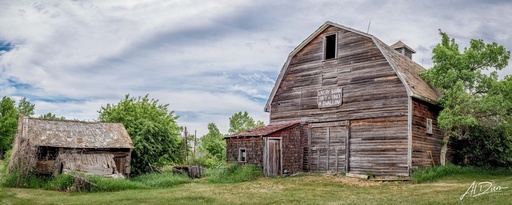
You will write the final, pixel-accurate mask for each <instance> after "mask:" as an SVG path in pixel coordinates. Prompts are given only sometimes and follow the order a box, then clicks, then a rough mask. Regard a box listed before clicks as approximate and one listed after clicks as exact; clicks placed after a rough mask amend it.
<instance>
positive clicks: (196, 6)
mask: <svg viewBox="0 0 512 205" xmlns="http://www.w3.org/2000/svg"><path fill="white" fill-rule="evenodd" d="M1 5H2V6H1V7H0V94H1V96H10V97H13V98H14V99H20V98H21V97H27V98H28V99H29V100H30V101H31V102H33V103H35V104H36V110H35V111H36V116H39V115H40V114H44V113H48V112H52V113H54V114H56V115H57V116H65V117H66V118H70V119H74V118H76V119H84V120H94V119H97V117H98V113H97V111H98V110H99V109H100V107H101V106H102V105H106V104H107V103H117V102H119V101H120V100H121V99H122V98H123V97H124V95H126V94H131V95H132V96H143V95H145V94H149V96H150V97H152V98H155V99H159V100H160V102H161V103H168V104H169V107H170V108H171V109H172V110H175V113H176V114H177V115H179V116H180V118H179V120H178V123H179V125H181V126H187V127H188V129H189V130H194V129H196V130H197V131H198V135H199V136H201V135H204V134H206V132H207V129H206V127H207V124H208V123H209V122H215V123H216V124H217V125H218V126H219V128H220V130H221V132H223V133H226V132H227V130H228V124H229V122H228V119H229V117H230V116H231V115H232V114H234V113H235V112H238V111H248V112H249V114H250V115H251V116H253V118H255V119H256V120H263V121H265V122H268V114H267V113H265V112H263V107H264V105H265V102H266V100H267V98H268V96H269V93H270V92H271V90H272V87H273V85H274V81H275V79H276V78H277V75H278V73H279V71H280V69H281V67H282V65H283V64H284V62H285V61H286V58H287V56H288V54H289V53H290V52H291V51H292V50H293V49H294V48H295V47H296V46H297V45H299V44H300V43H301V42H302V40H304V39H305V38H307V37H308V36H309V35H310V34H311V33H313V32H314V31H315V30H316V29H317V28H318V27H319V26H321V25H322V24H323V23H324V22H325V21H332V22H335V23H338V24H341V25H344V26H348V27H351V28H354V29H357V30H361V31H364V32H366V31H367V29H368V25H369V22H371V24H370V29H369V33H370V34H372V35H374V36H376V37H377V38H379V39H381V40H382V41H384V42H386V43H387V44H393V43H394V42H396V41H398V40H402V41H403V42H405V43H406V44H408V45H409V46H410V47H412V48H413V49H415V50H416V51H417V53H416V54H415V55H414V56H413V59H414V60H415V61H416V62H418V63H419V64H423V65H424V67H426V68H428V67H430V66H431V61H430V57H431V50H432V48H433V47H434V46H435V45H436V44H437V43H438V42H439V40H440V37H439V35H438V32H439V31H438V29H442V30H443V31H445V32H447V33H448V34H449V35H450V36H451V37H454V38H455V39H456V40H457V42H458V43H459V44H460V45H461V47H464V46H467V44H468V42H469V39H472V38H475V39H484V40H485V41H486V42H493V41H494V42H497V43H499V44H501V45H503V46H505V47H506V48H507V49H508V50H512V27H511V26H510V25H511V23H512V12H511V11H512V2H511V1H507V0H502V1H499V0H487V1H484V0H482V1H477V0H466V1H462V0H460V1H452V0H442V1H407V0H403V1H400V0H390V1H385V0H375V1H371V0H369V1H364V0H361V1H344V0H337V1H323V0H310V1H307V0H295V1H279V0H278V1H276V0H271V1H267V0H258V1H243V0H215V1H206V0H202V1H197V0H172V1H163V0H161V1H157V0H155V1H153V0H119V1H103V0H98V1H80V0H75V1H63V0H46V1H30V0H29V1H3V2H2V3H1ZM511 70H512V69H511V66H509V67H507V68H506V69H505V70H503V71H501V72H500V75H501V76H504V75H507V74H512V71H511Z"/></svg>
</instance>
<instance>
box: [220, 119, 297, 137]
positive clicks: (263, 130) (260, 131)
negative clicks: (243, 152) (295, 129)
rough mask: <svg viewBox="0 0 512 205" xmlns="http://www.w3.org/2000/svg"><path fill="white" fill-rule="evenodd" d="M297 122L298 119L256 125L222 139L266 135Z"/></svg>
mask: <svg viewBox="0 0 512 205" xmlns="http://www.w3.org/2000/svg"><path fill="white" fill-rule="evenodd" d="M299 123H300V121H298V120H295V121H290V122H285V123H279V124H271V125H267V126H262V127H256V128H252V129H249V130H245V131H242V132H239V133H235V134H232V135H229V136H226V137H225V138H224V139H228V138H238V137H259V136H266V135H270V134H272V133H275V132H277V131H280V130H283V129H286V128H288V127H291V126H293V125H296V124H299Z"/></svg>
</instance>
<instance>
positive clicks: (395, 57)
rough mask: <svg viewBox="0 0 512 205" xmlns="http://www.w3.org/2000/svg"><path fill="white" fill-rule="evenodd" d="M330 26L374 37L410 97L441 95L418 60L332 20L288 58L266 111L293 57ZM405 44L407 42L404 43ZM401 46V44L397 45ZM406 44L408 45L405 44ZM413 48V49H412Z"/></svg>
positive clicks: (427, 98) (430, 97) (422, 98)
mask: <svg viewBox="0 0 512 205" xmlns="http://www.w3.org/2000/svg"><path fill="white" fill-rule="evenodd" d="M330 26H334V27H337V28H341V29H344V30H347V31H350V32H354V33H356V34H359V35H361V36H365V37H368V38H370V39H372V41H373V42H374V43H375V45H376V46H377V47H378V48H379V50H380V51H381V53H382V55H384V57H385V58H386V60H387V61H388V63H389V64H390V65H391V67H392V68H393V70H394V71H395V73H396V74H397V76H398V78H399V79H400V80H401V81H402V83H403V84H404V86H405V89H406V90H407V95H408V96H409V97H414V98H418V99H421V100H424V101H427V102H430V103H433V104H434V103H435V102H436V100H437V99H438V98H439V97H440V96H441V95H440V93H439V92H438V91H437V90H436V89H434V88H433V87H431V86H430V85H429V84H427V83H426V82H425V81H424V80H423V79H421V78H420V77H419V73H420V71H421V70H423V69H424V68H423V67H421V66H420V65H418V64H417V63H416V62H414V61H413V60H412V59H409V58H407V57H406V56H404V55H402V54H400V53H398V52H396V51H394V50H393V49H392V48H391V47H390V46H388V45H387V44H385V43H384V42H382V41H381V40H379V39H378V38H376V37H375V36H373V35H371V34H368V33H364V32H361V31H358V30H356V29H353V28H349V27H346V26H342V25H339V24H336V23H333V22H330V21H327V22H325V23H324V24H323V25H322V26H320V27H319V28H318V29H317V30H316V31H315V32H313V33H312V34H311V35H310V36H309V37H308V38H306V39H305V40H304V41H303V42H302V43H301V44H299V45H298V46H297V47H296V48H295V49H294V50H293V51H292V52H291V53H290V54H289V55H288V59H287V60H286V63H285V64H284V65H283V68H282V69H281V72H280V73H279V76H278V78H277V81H276V83H275V85H274V88H273V89H272V92H271V93H270V96H269V99H268V101H267V104H266V105H265V109H264V110H265V111H266V112H269V111H270V103H272V100H273V99H274V97H275V94H276V92H277V89H278V88H279V85H280V84H281V81H282V80H283V78H284V75H285V74H286V71H287V69H288V65H289V63H290V61H291V59H292V58H293V57H294V56H295V55H296V54H297V53H298V52H299V51H300V50H302V48H304V47H305V46H306V45H307V44H308V43H309V42H311V41H312V40H313V39H314V38H315V37H317V36H318V35H320V34H321V33H322V32H323V31H324V30H325V29H327V28H329V27H330ZM404 45H405V44H404ZM395 46H400V45H398V44H397V45H395ZM405 46H406V45H405ZM411 50H412V49H411Z"/></svg>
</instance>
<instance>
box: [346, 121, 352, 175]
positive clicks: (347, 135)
mask: <svg viewBox="0 0 512 205" xmlns="http://www.w3.org/2000/svg"><path fill="white" fill-rule="evenodd" d="M350 127H351V126H350V121H349V120H347V134H346V136H345V137H346V138H345V173H349V172H350Z"/></svg>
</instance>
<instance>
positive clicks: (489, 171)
mask: <svg viewBox="0 0 512 205" xmlns="http://www.w3.org/2000/svg"><path fill="white" fill-rule="evenodd" d="M458 176H464V177H476V178H481V177H486V176H487V177H494V176H512V169H510V168H508V169H507V168H483V167H461V166H457V165H453V164H448V165H446V166H434V167H428V168H424V169H419V170H416V171H415V172H413V174H412V179H413V181H415V182H427V181H434V180H437V179H441V178H445V177H458Z"/></svg>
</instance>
